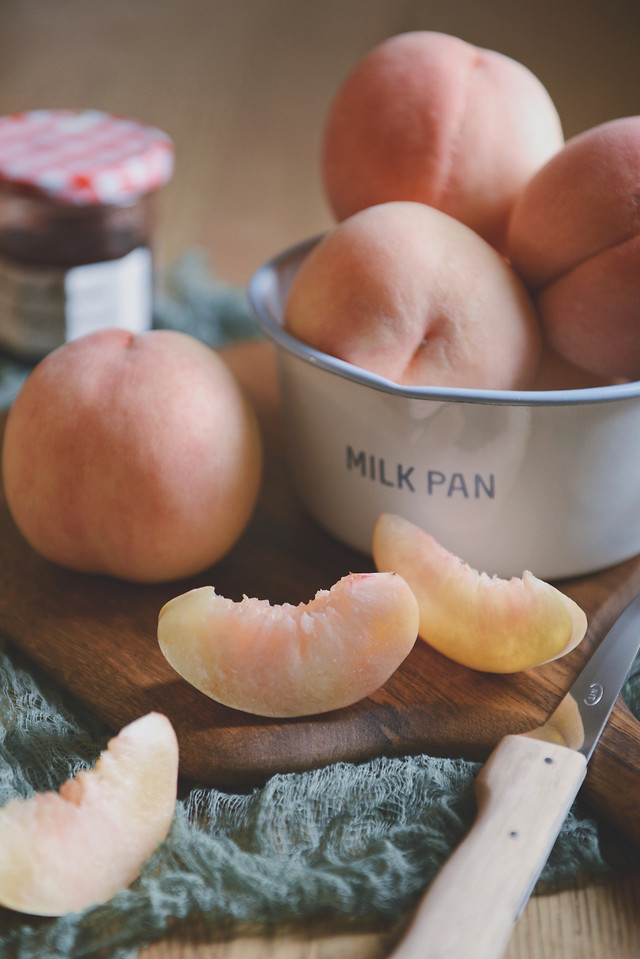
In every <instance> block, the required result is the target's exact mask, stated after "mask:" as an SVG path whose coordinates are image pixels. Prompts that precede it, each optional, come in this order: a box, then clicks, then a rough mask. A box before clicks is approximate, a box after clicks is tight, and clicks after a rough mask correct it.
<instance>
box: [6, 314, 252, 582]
mask: <svg viewBox="0 0 640 959" xmlns="http://www.w3.org/2000/svg"><path fill="white" fill-rule="evenodd" d="M261 466H262V445H261V439H260V434H259V432H258V427H257V425H256V421H255V417H254V414H253V411H252V409H251V408H250V407H249V406H248V404H247V401H246V400H245V397H244V394H243V393H242V392H241V390H240V388H239V386H238V385H237V383H236V381H235V379H234V378H233V376H232V374H231V373H230V372H229V370H228V369H227V367H226V365H225V364H224V363H223V361H222V360H221V359H220V358H219V357H218V356H217V354H216V353H215V352H214V351H213V350H211V349H210V348H209V347H207V346H205V345H204V344H202V343H200V342H199V341H198V340H196V339H194V338H193V337H191V336H188V335H187V334H184V333H178V332H173V331H165V330H153V331H150V332H148V333H144V334H142V335H139V336H135V335H133V334H131V333H128V332H125V331H124V330H116V329H109V330H102V331H99V332H97V333H93V334H89V335H87V336H85V337H82V338H80V339H78V340H75V341H73V342H71V343H67V344H65V345H64V346H61V347H59V348H58V349H57V350H55V351H54V352H53V353H50V354H49V355H48V356H47V357H45V359H44V360H42V361H41V362H40V363H39V364H38V365H37V366H36V367H35V369H34V370H33V371H32V372H31V374H30V375H29V376H28V377H27V379H26V381H25V383H24V384H23V386H22V388H21V390H20V392H19V393H18V396H17V397H16V399H15V401H14V404H13V406H12V407H11V409H10V411H9V415H8V418H7V424H6V431H5V436H4V442H3V450H2V472H3V478H4V485H5V493H6V498H7V504H8V507H9V510H10V512H11V514H12V516H13V519H14V521H15V523H16V525H17V526H18V528H19V530H20V531H21V532H22V534H23V535H24V537H25V538H26V540H27V541H28V542H29V543H30V544H31V546H32V547H33V548H34V549H35V550H36V551H37V552H38V553H40V554H41V555H42V556H44V557H46V558H47V559H49V560H52V561H53V562H56V563H58V564H60V565H62V566H66V567H69V568H72V569H75V570H80V571H84V572H90V573H103V574H107V575H111V576H116V577H120V578H122V579H128V580H133V581H141V582H154V581H162V580H170V579H177V578H182V577H184V576H187V575H190V574H193V573H196V572H198V571H200V570H202V569H204V568H206V567H207V566H209V565H211V564H212V563H214V562H215V561H216V560H218V559H219V558H220V557H221V556H223V555H224V554H225V553H226V552H227V551H228V550H229V549H230V548H231V546H232V545H233V544H234V543H235V541H236V540H237V538H238V537H239V536H240V534H241V533H242V531H243V530H244V528H245V526H246V524H247V522H248V520H249V517H250V516H251V513H252V510H253V507H254V504H255V501H256V497H257V493H258V488H259V484H260V476H261Z"/></svg>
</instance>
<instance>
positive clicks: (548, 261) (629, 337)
mask: <svg viewBox="0 0 640 959" xmlns="http://www.w3.org/2000/svg"><path fill="white" fill-rule="evenodd" d="M509 257H510V259H511V262H512V263H513V266H514V268H515V269H516V270H517V272H518V273H519V274H520V275H521V276H522V278H523V279H524V281H525V283H526V284H527V285H528V286H529V288H530V290H531V291H532V293H533V294H534V296H535V300H536V304H537V307H538V311H539V314H540V319H541V322H542V326H543V330H544V333H545V336H546V339H547V341H548V342H549V344H550V346H551V347H552V348H553V349H555V350H556V351H557V352H558V353H559V354H560V355H562V356H564V357H565V358H566V359H567V360H569V361H570V362H572V363H573V364H575V365H576V366H579V367H582V368H584V369H585V370H588V371H589V372H591V373H594V374H597V375H599V376H602V377H608V378H614V379H615V378H630V379H637V378H639V377H640V116H634V117H624V118H621V119H617V120H611V121H609V122H607V123H603V124H601V125H599V126H597V127H593V128H591V129H590V130H587V131H585V132H584V133H581V134H579V135H577V136H575V137H573V138H572V139H570V140H568V141H567V143H566V145H565V146H564V148H563V149H562V150H561V151H560V152H559V153H557V154H556V155H555V156H554V157H553V158H552V159H551V160H549V162H548V163H547V164H545V166H544V167H543V168H542V169H541V170H540V171H539V172H538V173H537V174H536V175H535V176H534V177H533V178H532V180H531V182H530V183H529V184H528V185H527V187H526V188H525V190H524V191H523V192H522V194H521V196H520V197H519V199H518V201H517V203H516V205H515V207H514V211H513V216H512V219H511V223H510V227H509Z"/></svg>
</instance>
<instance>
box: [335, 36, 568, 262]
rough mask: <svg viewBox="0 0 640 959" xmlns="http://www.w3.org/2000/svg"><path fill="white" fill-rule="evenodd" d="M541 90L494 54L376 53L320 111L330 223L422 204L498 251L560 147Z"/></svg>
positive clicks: (424, 41) (465, 47) (447, 44)
mask: <svg viewBox="0 0 640 959" xmlns="http://www.w3.org/2000/svg"><path fill="white" fill-rule="evenodd" d="M563 142H564V137H563V133H562V127H561V123H560V119H559V117H558V112H557V110H556V108H555V106H554V104H553V102H552V100H551V98H550V96H549V94H548V92H547V90H546V89H545V87H544V86H543V85H542V83H541V82H540V80H538V78H537V77H536V76H534V74H533V73H531V72H530V71H529V70H528V69H527V68H526V67H525V66H523V65H522V64H520V63H518V62H517V61H515V60H512V59H510V58H509V57H506V56H504V55H503V54H501V53H496V52H494V51H491V50H484V49H481V48H480V47H475V46H472V45H471V44H469V43H466V42H465V41H464V40H460V39H458V38H457V37H452V36H448V35H446V34H442V33H433V32H430V31H416V32H413V33H405V34H400V35H398V36H395V37H391V38H389V39H387V40H384V41H383V42H382V43H381V44H379V45H378V46H377V47H375V48H374V49H373V50H372V51H371V52H370V53H369V54H368V55H367V56H366V57H365V58H364V59H363V60H362V61H361V62H360V63H358V64H357V65H356V67H355V68H354V70H353V71H352V72H351V73H350V74H349V75H348V76H347V77H346V79H345V80H344V82H343V84H342V85H341V87H340V88H339V89H338V91H337V93H336V95H335V97H334V99H333V102H332V104H331V106H330V109H329V111H328V116H327V119H326V124H325V128H324V133H323V141H322V176H323V181H324V185H325V190H326V194H327V197H328V199H329V202H330V205H331V207H332V209H333V212H334V213H335V215H336V217H337V218H338V219H339V220H343V219H345V218H346V217H348V216H350V215H351V214H353V213H356V212H357V211H358V210H361V209H363V208H364V207H367V206H373V205H375V204H378V203H385V202H388V201H390V200H415V201H418V202H421V203H427V204H429V205H430V206H434V207H436V208H437V209H439V210H443V211H444V212H445V213H448V214H450V215H451V216H453V217H456V218H457V219H459V220H461V221H462V222H463V223H465V224H466V225H467V226H469V227H471V228H472V229H473V230H476V231H477V232H478V233H480V235H481V236H483V237H484V238H485V239H486V240H487V241H488V242H490V243H491V244H492V245H494V246H495V247H496V248H497V249H499V250H500V251H501V252H503V251H504V248H505V243H506V229H507V223H508V220H509V215H510V212H511V208H512V205H513V202H514V200H515V198H516V197H517V195H518V193H519V192H520V190H521V189H522V187H523V186H524V185H525V183H527V181H528V180H529V179H530V178H531V177H532V176H533V174H534V173H535V172H536V171H537V170H538V169H539V168H540V167H541V166H542V165H543V163H545V162H546V161H547V160H548V159H549V157H551V156H552V155H553V154H554V153H555V152H556V151H557V150H559V149H560V148H561V147H562V144H563Z"/></svg>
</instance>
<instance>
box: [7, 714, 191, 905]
mask: <svg viewBox="0 0 640 959" xmlns="http://www.w3.org/2000/svg"><path fill="white" fill-rule="evenodd" d="M177 779H178V743H177V740H176V735H175V732H174V730H173V726H172V725H171V723H170V721H169V720H168V719H167V717H166V716H163V715H161V714H160V713H148V714H147V715H146V716H142V717H141V718H140V719H137V720H135V721H134V722H132V723H130V724H129V725H128V726H125V727H124V728H123V729H122V730H121V731H120V732H119V733H118V735H117V736H116V737H114V738H113V739H111V740H110V742H109V744H108V746H107V749H106V750H105V751H104V752H103V753H102V755H101V756H100V757H99V759H98V761H97V762H96V764H95V766H94V767H93V768H92V769H88V770H83V771H81V772H80V773H78V775H77V776H76V777H75V778H73V779H69V780H67V782H65V783H64V784H63V785H62V787H61V788H60V791H59V792H57V793H56V792H53V791H49V792H43V793H36V795H34V796H31V797H30V798H28V799H18V798H15V799H11V800H9V802H8V803H7V804H6V805H5V806H3V807H2V808H1V809H0V904H1V905H3V906H6V907H8V908H9V909H15V910H18V911H19V912H25V913H29V914H31V915H39V916H61V915H63V914H64V913H67V912H80V911H81V910H83V909H86V908H87V907H89V906H93V905H97V904H99V903H103V902H106V901H107V900H108V899H110V898H111V897H112V896H113V895H114V894H115V893H116V892H117V891H118V890H120V889H124V888H125V887H126V886H128V885H129V884H130V883H131V882H133V880H134V879H136V878H137V876H138V875H139V873H140V866H141V865H142V863H143V862H144V860H145V859H146V858H147V857H148V856H149V855H150V854H151V853H152V852H153V850H154V849H155V848H156V846H157V845H158V844H159V843H160V842H162V840H163V839H164V838H165V837H166V835H167V833H168V831H169V826H170V825H171V820H172V818H173V813H174V809H175V803H176V794H177Z"/></svg>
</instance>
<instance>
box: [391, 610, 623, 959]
mask: <svg viewBox="0 0 640 959" xmlns="http://www.w3.org/2000/svg"><path fill="white" fill-rule="evenodd" d="M639 649H640V594H639V595H637V596H636V597H635V598H634V599H632V600H631V602H630V603H629V604H628V606H626V607H625V609H624V610H623V612H622V613H621V614H620V616H619V617H618V619H617V620H616V621H615V622H614V624H613V626H612V627H611V629H610V630H609V632H608V633H607V634H606V636H605V637H604V638H603V639H602V640H601V642H600V643H599V645H598V646H597V647H596V649H595V651H594V653H593V654H592V655H591V657H590V658H589V660H588V661H587V663H586V665H585V666H584V667H583V669H582V670H581V672H580V673H579V674H578V676H577V678H576V679H575V681H574V683H573V684H572V686H571V688H570V689H569V691H568V692H567V693H566V695H565V696H564V698H563V699H562V700H561V701H560V703H559V705H558V706H557V707H556V709H555V710H554V711H553V712H552V713H551V715H550V716H549V717H548V719H547V720H546V722H545V723H544V724H543V725H542V726H539V727H538V728H536V729H534V730H531V731H530V732H527V733H520V734H519V735H509V736H505V738H504V739H502V740H501V741H500V742H499V743H498V745H497V746H496V748H495V749H494V750H493V752H492V753H491V755H490V756H489V759H488V760H487V762H486V763H485V764H484V766H483V767H482V769H481V770H480V773H479V774H478V776H477V778H476V784H475V789H476V798H477V810H478V811H477V816H476V819H475V822H474V823H473V825H472V827H471V830H470V831H469V833H468V834H467V836H466V838H465V839H464V840H463V841H462V842H461V844H460V845H459V846H458V847H457V849H455V850H454V852H453V853H452V855H451V856H450V857H449V859H448V860H447V862H446V863H445V864H444V866H443V867H442V868H441V869H440V871H439V872H438V874H437V875H436V877H435V878H434V879H433V881H432V882H431V883H430V885H429V887H428V888H427V892H426V894H425V896H424V897H423V899H422V901H421V903H420V904H419V905H418V907H417V911H416V913H415V916H414V917H413V919H412V921H411V924H410V926H409V928H408V930H407V933H406V934H405V936H404V937H403V939H402V940H401V942H400V944H399V946H398V947H397V948H396V950H395V951H394V952H393V953H392V955H391V959H418V957H420V959H469V957H471V956H472V957H473V959H499V957H500V956H502V955H503V954H504V951H505V949H506V948H507V945H508V943H509V939H510V937H511V933H512V931H513V928H514V926H515V923H516V921H517V920H518V917H519V916H520V914H521V912H522V910H523V909H524V907H525V905H526V904H527V901H528V899H529V897H530V895H531V893H532V891H533V888H534V886H535V884H536V882H537V880H538V877H539V876H540V873H541V872H542V869H543V867H544V864H545V863H546V861H547V859H548V857H549V853H550V852H551V849H552V847H553V844H554V842H555V840H556V837H557V835H558V833H559V832H560V829H561V828H562V824H563V822H564V820H565V818H566V816H567V813H568V812H569V809H570V808H571V805H572V803H573V801H574V799H575V797H576V795H577V794H578V791H579V790H580V786H581V785H582V782H583V780H584V778H585V776H586V772H587V763H588V761H589V759H590V758H591V755H592V753H593V751H594V749H595V748H596V745H597V743H598V740H599V738H600V735H601V733H602V731H603V729H604V727H605V726H606V724H607V721H608V719H609V716H610V714H611V711H612V709H613V706H614V704H615V701H616V699H617V698H618V695H619V693H620V690H621V689H622V686H623V685H624V682H625V679H626V678H627V676H628V674H629V671H630V670H631V667H632V665H633V662H634V660H635V658H636V655H637V653H638V650H639Z"/></svg>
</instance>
